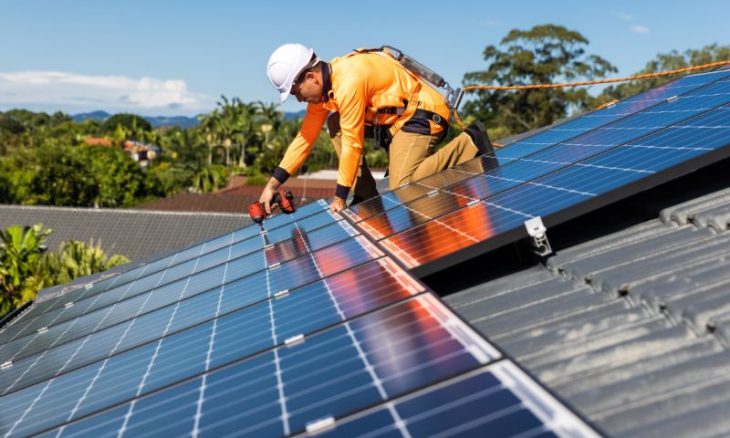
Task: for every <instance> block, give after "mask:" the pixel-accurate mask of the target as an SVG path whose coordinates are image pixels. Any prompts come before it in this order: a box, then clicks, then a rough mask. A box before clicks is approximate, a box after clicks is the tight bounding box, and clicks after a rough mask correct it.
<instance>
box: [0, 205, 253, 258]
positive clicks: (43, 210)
mask: <svg viewBox="0 0 730 438" xmlns="http://www.w3.org/2000/svg"><path fill="white" fill-rule="evenodd" d="M37 223H42V224H43V225H44V226H46V227H48V228H51V229H52V230H53V234H51V235H50V236H49V238H48V247H49V248H51V249H56V248H58V247H59V246H60V244H61V242H63V241H67V240H72V239H74V240H81V241H84V242H87V243H88V242H89V241H91V240H92V239H93V241H94V244H97V243H99V244H101V247H102V248H103V249H104V251H105V252H106V253H107V254H109V255H111V254H122V255H125V256H127V257H128V258H130V259H132V260H137V259H143V258H147V257H151V256H153V255H156V254H160V253H164V252H168V251H171V250H174V249H179V248H183V247H185V246H187V245H189V244H191V243H193V242H196V241H199V240H205V239H209V238H212V237H215V236H218V235H221V234H224V233H227V232H229V231H232V230H235V229H237V228H241V227H243V226H245V225H248V224H250V223H251V221H250V219H248V218H247V217H244V216H243V215H241V214H221V213H171V212H155V211H140V210H122V209H116V210H112V209H93V208H68V207H40V206H18V205H0V228H6V227H8V226H10V225H15V224H18V225H33V224H37Z"/></svg>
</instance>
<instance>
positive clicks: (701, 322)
mask: <svg viewBox="0 0 730 438" xmlns="http://www.w3.org/2000/svg"><path fill="white" fill-rule="evenodd" d="M728 222H730V189H728V190H723V191H720V192H716V193H713V194H710V195H707V196H704V197H701V198H698V199H695V200H692V201H689V202H686V203H684V204H680V205H677V206H674V207H671V208H667V209H665V210H663V211H662V212H661V214H660V216H659V218H658V219H655V220H652V221H649V222H646V223H642V224H639V225H636V226H633V227H630V228H627V229H625V230H623V231H620V232H618V233H614V234H610V235H607V236H604V237H601V238H599V239H595V240H591V241H588V242H585V243H582V244H580V245H577V246H573V247H570V248H568V249H565V250H561V251H559V252H558V253H557V254H555V255H554V256H552V257H550V258H549V259H548V260H547V262H546V263H545V265H538V266H535V267H532V268H530V269H527V270H525V271H522V272H519V273H516V274H511V275H508V276H505V277H502V278H500V279H498V280H494V281H490V282H487V283H484V284H481V285H478V286H474V287H471V288H469V289H466V290H464V291H461V292H458V293H456V294H453V295H450V296H448V297H446V298H445V300H446V302H447V303H449V304H450V305H451V306H452V307H453V308H454V310H456V311H457V312H458V313H459V314H461V315H462V316H463V317H464V318H466V319H467V320H469V321H470V322H471V323H472V324H474V326H475V327H476V328H478V329H479V330H481V331H482V332H483V333H484V334H485V335H486V336H487V337H488V338H489V339H490V340H492V341H493V342H495V343H496V344H498V345H499V346H501V347H502V348H503V349H504V350H505V351H506V352H507V353H508V354H510V355H512V356H514V357H515V359H516V360H517V361H519V362H520V363H522V364H523V365H524V366H525V367H526V368H527V369H528V370H531V371H532V372H533V373H534V374H535V375H536V376H537V377H538V378H539V379H540V380H542V381H543V382H544V383H545V384H546V385H547V386H548V387H550V388H552V389H553V390H554V391H555V392H556V393H557V394H559V395H560V396H562V397H563V398H564V399H565V400H566V401H567V402H568V403H570V404H571V405H572V406H573V407H575V408H576V409H577V410H579V411H580V412H582V413H583V414H584V415H586V416H587V417H588V418H589V419H590V420H592V421H594V422H595V423H596V424H597V425H598V426H599V427H601V428H602V429H603V430H605V431H606V432H608V433H609V434H611V435H615V436H657V437H658V436H727V433H728V431H729V430H730V416H729V415H727V413H728V412H730V233H728V232H727V230H728Z"/></svg>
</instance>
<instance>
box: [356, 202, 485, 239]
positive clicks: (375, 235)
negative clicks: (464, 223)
mask: <svg viewBox="0 0 730 438" xmlns="http://www.w3.org/2000/svg"><path fill="white" fill-rule="evenodd" d="M419 199H420V198H419ZM401 207H403V208H405V209H406V210H408V211H409V212H411V213H414V214H416V215H418V216H420V217H422V218H424V219H426V220H429V221H433V222H435V223H438V224H440V225H442V226H444V227H446V228H448V229H450V230H451V231H453V232H454V233H456V234H459V235H461V236H462V237H464V238H466V239H469V240H474V241H477V240H475V239H474V238H473V237H471V236H470V235H468V234H466V233H464V232H462V231H461V230H459V229H457V228H454V227H451V226H449V225H447V224H445V223H442V222H440V221H439V220H438V219H435V218H433V217H431V216H428V215H426V214H423V213H421V212H419V211H417V210H415V209H413V208H411V207H409V206H408V204H403V205H401ZM358 226H359V227H360V228H361V229H362V230H363V231H365V232H366V233H367V234H368V235H369V236H370V237H372V238H374V239H376V240H382V239H384V238H385V237H387V236H384V235H383V234H382V233H381V232H380V231H378V230H377V229H376V228H374V227H372V226H370V225H369V224H368V223H367V222H366V221H363V222H360V223H359V224H358Z"/></svg>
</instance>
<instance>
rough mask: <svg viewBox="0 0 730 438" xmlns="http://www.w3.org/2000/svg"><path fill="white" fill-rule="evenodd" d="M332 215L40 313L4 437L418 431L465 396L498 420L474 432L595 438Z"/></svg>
mask: <svg viewBox="0 0 730 438" xmlns="http://www.w3.org/2000/svg"><path fill="white" fill-rule="evenodd" d="M326 207H327V204H326V203H324V202H321V203H318V204H314V205H310V206H307V207H304V208H302V209H300V210H299V211H298V212H297V213H295V214H294V215H280V216H276V217H274V218H272V219H271V220H269V221H268V222H267V223H266V225H267V229H268V231H267V232H266V233H260V232H259V228H258V227H257V226H252V227H248V228H244V229H241V230H238V231H236V232H233V233H230V234H227V235H225V236H221V237H219V238H216V239H212V240H210V241H207V242H204V243H201V244H198V245H194V246H191V247H189V248H187V249H185V250H183V251H180V252H178V253H175V254H170V255H168V256H165V257H162V258H160V259H158V260H153V261H151V262H149V263H147V264H145V265H143V266H138V267H135V268H133V269H130V270H128V271H127V272H123V273H121V274H119V275H117V276H115V277H113V278H108V279H105V280H101V281H98V282H96V283H93V284H89V285H87V286H88V287H84V288H81V289H78V290H75V291H72V292H69V293H67V294H65V295H62V296H59V297H55V298H52V299H48V300H46V301H44V302H41V303H39V304H38V305H35V306H33V307H31V308H30V309H29V310H28V311H27V312H26V313H24V314H23V315H22V316H21V317H20V318H18V319H17V320H16V321H15V322H14V323H13V324H11V325H9V326H7V327H5V328H4V329H3V331H2V332H1V333H0V341H1V342H2V343H0V363H1V364H2V366H1V367H0V433H2V434H3V435H6V436H9V435H13V436H25V435H31V434H42V435H44V436H75V435H78V434H84V435H87V436H89V435H92V436H107V435H114V436H121V435H132V436H138V435H155V436H158V435H167V436H179V435H182V434H192V435H195V436H197V435H208V436H221V435H225V434H229V433H235V434H239V435H240V434H243V435H249V434H251V435H256V436H280V435H290V434H298V433H315V432H318V431H324V430H328V429H331V428H332V427H334V428H335V429H334V430H335V431H337V430H338V428H339V426H338V422H339V421H340V420H341V419H342V420H343V421H344V424H343V427H345V428H346V429H340V430H345V431H347V430H351V429H350V428H351V427H353V425H356V424H359V425H360V426H357V427H362V423H359V422H358V420H357V418H355V417H352V416H353V415H357V413H363V415H364V414H365V413H367V415H371V413H370V412H371V411H372V412H373V413H374V414H376V415H377V416H378V418H380V417H382V413H386V414H387V415H389V420H388V421H389V422H390V423H388V427H394V428H395V429H394V430H392V432H396V433H397V432H400V433H402V434H403V435H405V436H408V435H409V434H413V433H417V432H418V429H417V428H418V427H421V426H419V425H420V424H422V421H423V419H419V417H418V415H417V414H416V413H415V412H414V411H413V406H417V405H419V404H422V403H433V402H434V401H435V400H441V399H444V397H446V398H447V399H448V398H449V397H452V398H453V397H457V396H458V397H461V396H467V399H465V400H463V401H456V400H454V401H453V403H455V404H456V405H458V404H460V403H468V402H469V400H477V399H481V398H484V400H490V402H489V403H488V404H478V408H477V409H476V410H472V408H471V407H470V411H469V415H474V416H476V415H483V416H485V418H488V419H490V420H489V421H477V422H473V423H469V424H466V425H461V426H459V427H461V428H466V429H465V430H469V431H473V432H474V431H483V432H485V433H486V431H496V432H500V433H502V434H503V435H505V433H504V431H508V430H509V429H504V428H503V427H502V426H501V425H502V424H503V423H504V422H510V421H512V420H510V419H511V418H513V416H514V415H519V416H520V417H519V418H521V419H522V420H524V419H529V421H527V422H525V423H524V424H523V425H522V426H521V427H522V428H523V429H525V430H530V431H532V432H534V433H552V432H555V433H561V434H576V433H577V434H579V435H584V436H591V435H592V434H593V432H591V430H590V429H589V428H587V427H586V426H585V425H584V424H583V423H582V422H581V421H580V420H579V419H577V418H576V417H575V416H574V415H573V414H571V413H570V412H569V411H568V410H567V409H565V408H564V407H562V405H560V403H558V402H556V401H555V400H554V399H553V398H552V397H551V396H549V395H548V394H546V393H545V392H544V391H543V390H541V389H540V388H539V387H538V386H536V385H535V384H534V382H532V380H531V379H530V378H529V377H527V376H525V375H522V374H520V373H519V370H517V369H516V368H514V366H512V365H510V364H509V361H508V360H506V359H504V358H503V357H502V355H501V354H500V352H499V351H497V350H496V349H494V348H493V347H492V346H491V345H490V344H489V343H488V342H487V341H485V340H484V339H483V338H482V337H481V336H479V335H477V334H476V333H475V332H473V331H472V330H471V329H470V328H469V327H468V326H467V325H465V324H464V323H463V322H462V321H461V320H460V319H458V318H457V317H456V316H454V315H453V314H452V313H451V312H450V311H449V310H448V309H447V308H446V307H445V306H444V305H443V304H441V302H440V301H439V300H438V299H437V298H435V297H434V296H433V295H432V294H430V293H429V292H427V291H426V290H425V289H424V287H423V286H422V285H421V284H420V283H419V282H418V281H416V280H414V279H413V278H412V277H411V276H410V275H409V274H408V273H407V272H406V271H405V270H404V269H403V268H401V267H400V266H399V265H398V264H397V263H395V262H394V261H393V260H392V259H391V258H389V257H388V256H385V254H384V253H383V252H382V251H380V250H379V249H378V248H377V247H376V246H375V245H373V244H372V243H370V241H369V240H368V239H367V238H365V237H364V236H362V235H360V233H359V232H358V231H357V230H356V229H355V228H353V227H352V226H351V225H349V224H348V223H347V221H344V220H341V217H340V216H339V215H335V214H331V213H329V211H326ZM485 366H486V367H487V368H485ZM510 366H512V367H513V368H514V370H513V371H511V372H507V371H504V369H508V368H509V367H510ZM509 369H512V368H509ZM500 370H502V371H500ZM515 376H516V377H515ZM465 382H466V383H465ZM470 387H471V388H474V391H473V395H469V394H467V393H465V391H467V390H468V388H470ZM467 392H468V391H467ZM456 405H454V406H456ZM439 409H440V410H438V411H434V412H433V417H432V420H436V421H441V424H442V425H447V424H450V423H449V421H453V420H454V419H458V418H461V417H459V415H462V414H459V413H458V410H457V411H455V410H450V409H448V408H447V407H446V406H441V407H440V408H439ZM348 416H350V417H351V418H350V417H348ZM346 417H348V418H347V419H346ZM558 418H559V419H561V421H556V419H558ZM449 419H451V420H449ZM498 419H501V420H498ZM493 420H494V421H497V422H494V421H493ZM522 420H521V421H522ZM378 427H380V425H379V426H378ZM442 427H445V426H442ZM448 427H449V428H450V429H447V430H446V431H448V430H452V431H454V430H458V429H454V427H455V426H453V425H452V426H448ZM495 427H496V428H497V429H494V428H495ZM411 428H413V429H412V430H411ZM515 430H516V429H515ZM551 431H552V432H551ZM490 433H491V432H490ZM505 436H506V435H505Z"/></svg>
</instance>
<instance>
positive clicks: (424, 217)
mask: <svg viewBox="0 0 730 438" xmlns="http://www.w3.org/2000/svg"><path fill="white" fill-rule="evenodd" d="M567 164H571V163H567ZM482 177H484V178H489V179H496V180H500V181H508V182H516V183H518V184H529V185H534V186H538V187H544V188H547V189H552V190H558V191H564V192H567V193H573V194H578V195H584V196H595V193H592V192H586V191H580V190H573V189H567V188H563V187H559V186H554V185H550V184H544V183H540V182H535V181H533V180H520V179H514V178H505V177H498V176H494V175H489V174H486V175H480V176H475V177H473V178H474V179H477V178H482ZM439 193H443V194H449V195H453V196H455V197H459V198H463V199H465V200H467V201H469V202H476V201H479V198H475V197H471V196H467V195H464V194H461V193H458V192H455V191H451V190H448V189H441V190H440V191H439ZM432 199H435V196H434V197H431V198H430V199H429V201H430V200H432ZM442 199H443V198H442ZM414 202H415V201H411V203H414ZM409 204H410V203H409ZM409 204H403V205H402V207H403V208H404V209H406V210H407V211H408V212H409V214H411V215H416V216H418V217H419V218H420V219H419V220H416V219H414V218H413V217H411V218H410V221H411V223H416V224H421V223H424V222H426V221H433V222H435V223H438V224H439V225H442V226H444V227H446V228H448V229H450V230H452V231H454V232H455V233H458V234H460V235H461V236H463V237H465V238H467V239H469V240H472V241H474V242H477V241H479V240H478V239H475V238H474V237H473V236H470V235H468V234H467V233H464V232H462V231H461V230H458V228H456V227H452V226H450V225H448V224H446V223H443V222H441V221H439V220H438V219H437V218H434V217H431V216H429V215H428V214H425V213H424V212H423V211H421V210H418V209H415V208H412V207H411V206H410V205H409ZM487 204H488V205H491V204H489V203H487ZM449 205H451V201H450V200H449V199H445V200H443V201H438V200H437V201H435V202H433V203H432V204H429V206H431V207H433V209H435V210H438V209H439V207H440V206H449ZM467 206H468V204H467V205H466V206H462V207H458V208H457V210H458V209H460V208H466V207H467ZM493 206H494V207H496V208H500V209H503V210H505V211H510V212H512V213H516V214H520V215H522V216H524V217H526V218H529V217H530V216H529V215H525V214H523V213H521V212H518V211H514V210H511V209H509V208H506V207H504V206H500V205H493ZM457 210H451V211H447V212H446V213H445V214H449V213H452V212H454V211H457ZM382 217H383V218H385V219H384V220H388V219H387V217H386V216H382ZM369 221H370V220H366V221H363V222H360V223H359V224H358V226H359V227H360V228H362V229H363V230H364V231H366V232H367V234H368V235H370V236H371V237H373V238H374V239H376V240H382V239H384V238H386V237H389V236H391V235H393V234H397V233H398V232H401V231H405V230H393V231H390V232H389V233H388V234H383V233H382V232H381V231H379V230H378V229H377V228H376V227H375V226H373V225H371V224H369V223H368V222H369ZM415 226H417V225H415Z"/></svg>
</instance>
